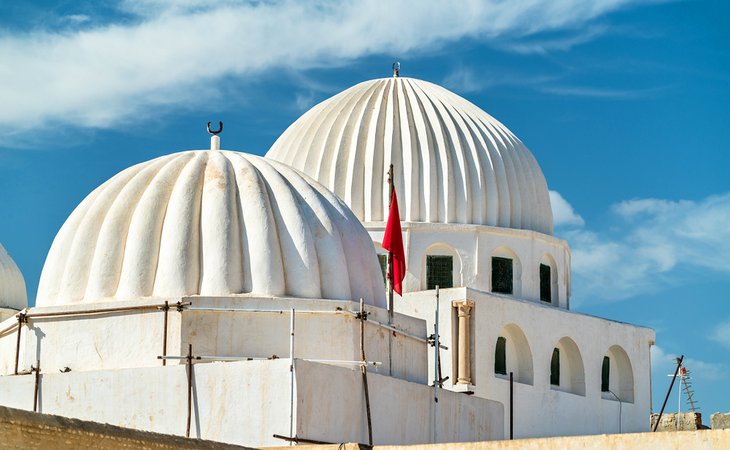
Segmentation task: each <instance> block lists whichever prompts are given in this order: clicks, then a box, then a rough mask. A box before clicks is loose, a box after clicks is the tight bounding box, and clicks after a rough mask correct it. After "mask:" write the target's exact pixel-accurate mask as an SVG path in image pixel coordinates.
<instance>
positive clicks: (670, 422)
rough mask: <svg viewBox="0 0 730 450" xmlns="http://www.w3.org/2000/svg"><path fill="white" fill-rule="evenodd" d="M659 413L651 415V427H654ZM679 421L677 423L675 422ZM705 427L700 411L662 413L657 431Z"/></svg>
mask: <svg viewBox="0 0 730 450" xmlns="http://www.w3.org/2000/svg"><path fill="white" fill-rule="evenodd" d="M658 418H659V414H652V415H651V429H652V430H653V429H654V424H656V421H657V419H658ZM677 422H679V424H677ZM706 428H707V427H705V426H703V425H702V414H701V413H680V414H679V417H677V413H671V414H663V415H662V420H661V422H659V427H658V428H657V431H695V430H703V429H706Z"/></svg>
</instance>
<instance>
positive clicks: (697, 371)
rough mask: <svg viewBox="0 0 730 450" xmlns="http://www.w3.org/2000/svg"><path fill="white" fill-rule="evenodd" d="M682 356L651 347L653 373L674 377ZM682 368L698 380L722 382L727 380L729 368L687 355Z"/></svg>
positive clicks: (722, 364)
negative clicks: (678, 359) (678, 361)
mask: <svg viewBox="0 0 730 450" xmlns="http://www.w3.org/2000/svg"><path fill="white" fill-rule="evenodd" d="M679 356H680V355H678V354H676V355H675V354H671V353H667V352H665V351H664V349H663V348H662V347H660V346H658V345H653V346H652V347H651V370H652V373H653V374H655V375H658V376H659V377H663V376H664V375H672V374H674V371H675V370H676V368H677V358H679ZM682 366H683V367H684V368H686V369H687V370H688V371H689V375H690V376H691V377H692V378H694V379H698V380H712V381H715V380H722V379H724V378H725V374H726V373H727V370H728V366H727V364H724V363H718V362H708V361H703V360H700V359H697V358H692V357H691V356H688V355H685V358H684V359H683V360H682Z"/></svg>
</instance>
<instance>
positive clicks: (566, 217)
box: [549, 191, 585, 227]
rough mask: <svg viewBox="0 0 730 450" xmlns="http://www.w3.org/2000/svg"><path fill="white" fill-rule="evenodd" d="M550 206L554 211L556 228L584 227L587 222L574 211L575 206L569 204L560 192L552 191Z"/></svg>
mask: <svg viewBox="0 0 730 450" xmlns="http://www.w3.org/2000/svg"><path fill="white" fill-rule="evenodd" d="M549 194H550V205H552V209H553V223H554V224H555V226H556V227H582V226H583V225H585V221H584V220H583V218H582V217H581V216H580V214H577V213H576V212H575V210H573V206H572V205H571V204H570V203H568V202H567V201H566V200H565V199H564V198H563V196H562V195H560V192H558V191H550V192H549Z"/></svg>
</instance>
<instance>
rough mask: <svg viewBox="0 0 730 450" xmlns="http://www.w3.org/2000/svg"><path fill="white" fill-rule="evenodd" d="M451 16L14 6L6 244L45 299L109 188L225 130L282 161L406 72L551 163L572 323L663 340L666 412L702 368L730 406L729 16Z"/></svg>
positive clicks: (475, 12)
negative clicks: (684, 374) (395, 71)
mask: <svg viewBox="0 0 730 450" xmlns="http://www.w3.org/2000/svg"><path fill="white" fill-rule="evenodd" d="M447 3H448V2H439V1H435V0H433V1H431V0H424V1H419V2H412V4H408V3H403V2H397V1H394V2H389V3H388V7H387V8H384V7H382V4H381V3H378V2H359V1H351V2H342V3H340V2H326V1H318V2H312V3H304V2H293V1H289V2H286V1H284V2H277V1H259V2H239V1H233V0H219V1H217V2H212V3H209V2H205V1H199V0H187V1H180V2H175V3H174V4H173V5H174V6H170V4H169V3H168V2H165V1H162V0H127V1H122V2H119V3H115V2H106V1H98V2H86V1H37V2H3V3H1V4H0V210H1V211H2V212H3V215H4V217H3V220H2V221H0V242H1V243H2V244H3V245H4V246H5V248H6V249H7V250H8V252H9V253H10V254H11V255H12V256H13V258H14V259H15V260H16V262H17V263H18V265H19V266H20V268H21V270H22V271H23V273H24V276H25V279H26V283H27V286H28V295H29V298H30V299H31V302H32V301H33V300H32V299H33V298H34V297H35V291H36V289H37V284H38V278H39V276H40V272H41V269H42V267H43V262H44V259H45V255H46V253H47V251H48V249H49V247H50V245H51V242H52V240H53V238H54V236H55V234H56V232H57V231H58V229H59V228H60V226H61V225H62V224H63V222H64V220H65V219H66V217H67V216H68V215H69V214H70V212H71V211H72V210H73V208H74V207H75V206H76V205H77V204H78V203H79V202H80V201H81V200H82V199H83V198H84V197H85V196H86V195H87V194H88V193H89V192H90V191H91V190H92V189H94V188H95V187H96V186H98V185H99V184H101V183H102V182H103V181H105V180H107V179H108V178H110V177H111V176H113V175H114V174H116V173H117V172H119V171H120V170H122V169H124V168H126V167H128V166H130V165H132V164H135V163H138V162H141V161H145V160H148V159H151V158H153V157H156V156H159V155H163V154H167V153H171V152H174V151H180V150H185V149H191V148H206V147H207V146H208V134H207V133H206V132H205V124H206V123H207V122H208V121H214V122H215V121H218V120H222V121H223V122H224V123H225V131H224V133H223V134H222V144H223V147H224V148H229V149H234V150H241V151H246V152H251V153H256V154H263V153H265V152H266V151H267V150H268V148H269V146H270V145H271V144H272V143H273V142H274V140H275V139H276V138H277V136H278V135H279V134H280V133H281V132H282V131H284V129H285V128H286V127H287V126H288V125H289V124H290V123H291V122H293V121H294V120H295V119H296V118H297V117H298V116H299V115H300V114H301V113H303V112H304V111H305V110H306V109H308V108H309V107H311V106H313V105H314V104H316V103H317V102H319V101H322V100H324V99H326V98H328V97H329V96H331V95H333V94H335V93H337V92H339V91H341V90H343V89H345V88H347V87H349V86H351V85H353V84H355V83H357V82H360V81H364V80H368V79H372V78H379V77H387V76H390V74H391V71H390V65H391V63H392V62H393V61H394V60H399V61H401V63H402V69H401V74H402V75H403V76H411V77H415V78H421V79H425V80H429V81H433V82H436V83H439V84H442V85H444V86H446V87H447V88H449V89H451V90H453V91H455V92H457V93H459V94H460V95H462V96H464V97H466V98H467V99H469V100H471V101H472V102H474V103H476V104H477V105H479V106H480V107H482V108H483V109H484V110H486V111H487V112H489V113H490V114H492V115H493V116H495V117H496V118H497V119H499V120H500V121H502V122H503V123H504V124H505V125H507V126H508V127H509V128H510V129H511V130H512V131H513V132H514V133H515V134H516V135H517V136H519V137H520V138H521V139H522V140H523V141H524V142H525V143H526V145H527V146H528V147H529V148H530V149H531V150H532V152H533V153H534V154H535V157H536V158H537V160H538V162H539V163H540V165H541V167H542V169H543V171H544V173H545V176H546V178H547V181H548V185H549V187H550V189H551V190H552V191H554V192H553V193H552V197H553V208H554V211H555V216H556V225H557V228H556V234H557V235H558V236H561V237H563V238H566V239H567V240H568V241H569V243H570V245H571V248H572V252H573V297H572V299H571V302H572V308H573V309H574V310H576V311H581V312H585V313H588V314H593V315H598V316H602V317H607V318H611V319H615V320H621V321H626V322H631V323H636V324H642V325H647V326H650V327H653V328H655V329H656V331H657V347H656V348H655V350H656V351H655V355H654V356H655V358H654V360H655V361H654V380H653V382H654V407H655V409H658V408H659V407H660V406H661V400H662V399H663V397H664V394H665V392H666V388H667V387H668V381H669V379H668V377H667V376H666V374H667V373H669V372H670V371H671V370H672V367H671V360H672V358H673V357H674V356H676V355H678V354H685V355H686V357H687V366H688V368H689V369H690V370H691V371H692V373H693V378H694V387H695V390H696V396H695V398H696V399H697V400H699V402H700V407H701V411H702V412H703V413H704V415H705V422H709V417H708V416H709V414H711V413H713V412H716V411H730V383H728V381H729V380H730V294H729V292H730V226H728V224H730V175H729V174H728V169H730V145H729V144H728V142H730V131H729V128H730V112H729V111H730V108H728V106H727V105H728V104H730V2H723V1H699V0H697V1H675V2H662V1H656V0H654V1H632V0H603V1H592V2H585V1H583V0H560V1H555V0H552V1H550V0H545V1H542V0H533V1H529V2H527V1H525V2H516V1H515V2H501V1H493V2H490V1H466V2H463V3H461V6H462V7H461V8H455V7H452V6H450V4H447ZM672 399H673V400H672V401H671V402H670V404H669V408H670V410H672V411H674V410H676V396H675V395H673V396H672ZM683 408H684V406H683Z"/></svg>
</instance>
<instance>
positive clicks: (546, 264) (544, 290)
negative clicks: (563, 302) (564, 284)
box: [539, 254, 559, 305]
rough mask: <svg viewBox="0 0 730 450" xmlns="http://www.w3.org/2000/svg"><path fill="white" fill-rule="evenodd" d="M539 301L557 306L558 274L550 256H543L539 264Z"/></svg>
mask: <svg viewBox="0 0 730 450" xmlns="http://www.w3.org/2000/svg"><path fill="white" fill-rule="evenodd" d="M539 270H540V273H539V275H540V300H541V301H543V302H545V303H554V304H556V305H557V304H558V303H559V301H558V272H557V265H556V264H555V260H554V259H553V257H552V256H550V255H548V254H545V255H543V257H542V261H541V262H540V269H539Z"/></svg>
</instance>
